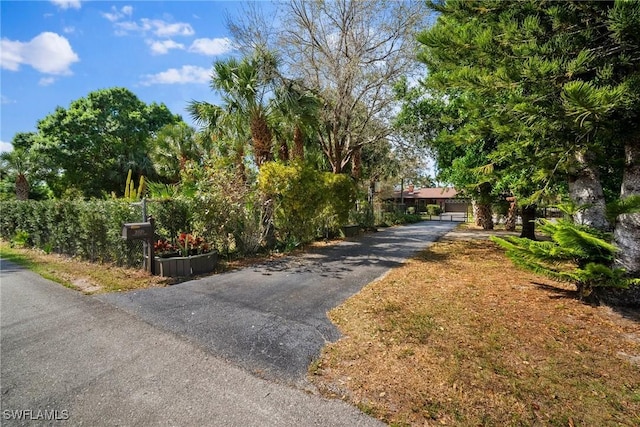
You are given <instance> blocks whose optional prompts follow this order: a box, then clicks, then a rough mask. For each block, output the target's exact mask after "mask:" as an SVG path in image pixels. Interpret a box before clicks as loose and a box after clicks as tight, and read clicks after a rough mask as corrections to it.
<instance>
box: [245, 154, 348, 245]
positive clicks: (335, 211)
mask: <svg viewBox="0 0 640 427" xmlns="http://www.w3.org/2000/svg"><path fill="white" fill-rule="evenodd" d="M258 187H259V189H260V191H261V193H262V194H263V195H264V196H265V197H266V198H267V199H269V200H271V202H272V203H273V223H274V226H275V229H276V231H277V237H278V240H279V242H280V243H281V244H282V245H284V246H285V247H292V246H296V245H298V244H300V243H304V242H308V241H311V240H313V239H315V238H316V237H319V236H321V235H323V234H324V233H327V232H328V231H332V232H335V233H337V232H338V230H339V228H340V227H341V226H342V225H344V224H346V223H347V222H348V221H349V212H350V211H351V209H352V208H353V205H354V203H355V186H354V184H353V182H352V180H351V178H349V177H348V176H347V175H339V174H333V173H329V172H318V171H316V170H315V169H313V168H311V167H309V166H306V165H304V164H302V163H293V164H291V165H284V164H282V163H277V162H271V163H267V164H264V165H262V167H261V168H260V173H259V176H258Z"/></svg>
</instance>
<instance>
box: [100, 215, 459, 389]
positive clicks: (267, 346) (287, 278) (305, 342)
mask: <svg viewBox="0 0 640 427" xmlns="http://www.w3.org/2000/svg"><path fill="white" fill-rule="evenodd" d="M456 225H457V224H455V223H447V222H432V221H427V222H422V223H418V224H413V225H408V226H404V227H394V228H389V229H385V230H383V231H380V232H377V233H371V234H368V235H366V236H363V237H360V238H357V239H353V240H350V241H345V242H342V243H340V244H338V245H336V246H332V247H326V248H322V249H317V250H315V251H313V252H311V253H308V254H305V255H303V256H295V257H293V256H292V257H286V258H282V259H278V260H275V261H269V262H265V263H264V264H261V265H257V266H254V267H250V268H247V269H243V270H238V271H233V272H229V273H225V274H219V275H214V276H211V277H207V278H203V279H198V280H193V281H190V282H184V283H181V284H178V285H174V286H171V287H166V288H154V289H146V290H141V291H133V292H128V293H119V294H105V295H101V296H99V297H98V298H99V299H100V300H101V301H104V302H107V303H109V304H112V305H115V306H116V307H118V308H121V309H123V310H125V311H127V312H129V313H131V314H132V315H133V316H135V317H136V318H141V319H143V320H144V321H145V322H147V323H149V324H151V325H154V326H156V327H158V328H160V329H163V330H167V331H171V332H174V333H176V334H178V335H179V336H181V337H185V338H186V339H188V340H189V341H191V342H193V343H195V344H197V345H199V346H202V347H204V348H206V349H207V350H209V351H211V352H212V353H213V354H215V355H217V356H220V357H223V358H225V359H227V360H228V361H231V362H232V363H233V364H237V365H239V366H240V367H242V368H244V369H246V370H248V371H250V372H252V373H254V374H256V375H258V376H261V377H264V378H266V379H269V380H276V381H278V382H283V383H287V384H290V385H295V386H297V387H300V388H307V387H309V384H308V383H307V382H306V379H305V375H306V372H307V367H308V366H309V364H310V363H311V362H312V361H313V360H314V359H315V358H317V357H318V356H319V354H320V350H321V348H322V347H323V346H324V344H325V343H326V342H329V341H335V340H337V339H338V338H339V333H338V331H337V329H336V328H335V326H334V325H333V324H332V323H331V322H330V321H329V319H328V318H327V315H326V313H327V311H329V310H330V309H332V308H333V307H336V306H337V305H339V304H341V303H342V302H343V301H344V300H345V299H347V298H348V297H350V296H351V295H353V294H355V293H357V292H358V291H359V290H360V289H361V288H362V287H363V286H364V285H366V284H367V283H369V282H371V281H373V280H375V279H376V278H377V277H379V276H381V275H382V274H384V273H385V272H386V271H387V270H389V269H390V268H392V267H395V266H398V265H400V264H401V263H402V262H403V261H404V260H405V259H406V258H407V257H410V256H411V255H412V254H414V253H415V252H416V251H419V250H421V249H423V248H425V247H426V246H428V244H429V243H430V242H433V241H435V240H437V239H438V238H439V237H440V236H442V235H443V234H445V233H446V232H447V231H449V230H451V229H453V228H454V227H455V226H456Z"/></svg>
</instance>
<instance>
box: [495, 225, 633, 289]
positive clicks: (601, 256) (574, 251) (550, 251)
mask: <svg viewBox="0 0 640 427" xmlns="http://www.w3.org/2000/svg"><path fill="white" fill-rule="evenodd" d="M538 222H539V224H540V227H539V229H540V231H542V232H543V233H544V234H546V235H547V236H549V238H550V240H543V241H536V240H529V239H525V238H519V237H505V238H500V237H497V236H491V240H492V241H494V242H495V243H497V244H498V245H500V246H501V247H502V248H504V249H506V255H507V256H508V257H509V258H510V259H511V260H512V261H513V262H514V264H516V265H518V266H520V267H522V268H525V269H527V270H530V271H534V272H536V273H539V274H543V275H545V276H547V277H550V278H552V279H555V280H560V281H567V282H572V283H574V284H575V285H576V288H577V291H578V295H579V297H580V298H581V299H589V297H590V296H591V294H592V292H593V290H594V289H595V288H602V287H617V288H626V287H627V286H628V285H629V284H631V283H636V282H638V279H635V280H630V279H628V278H626V277H625V276H624V273H625V272H624V270H623V269H620V268H616V267H614V266H613V259H614V254H615V252H616V251H617V248H616V247H615V246H614V245H613V244H612V243H611V242H610V240H611V236H609V235H607V234H606V233H603V232H601V231H599V230H596V229H593V228H590V227H587V226H582V225H577V224H574V223H572V222H571V221H567V220H558V221H556V222H550V221H547V220H544V219H540V220H539V221H538Z"/></svg>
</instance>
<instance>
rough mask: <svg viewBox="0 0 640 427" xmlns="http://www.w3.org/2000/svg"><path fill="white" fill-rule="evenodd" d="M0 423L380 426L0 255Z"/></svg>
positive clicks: (344, 406)
mask: <svg viewBox="0 0 640 427" xmlns="http://www.w3.org/2000/svg"><path fill="white" fill-rule="evenodd" d="M0 301H1V306H0V338H1V343H0V352H1V354H0V361H1V363H0V380H1V381H0V386H1V391H0V407H1V408H0V425H2V426H3V427H4V426H16V425H18V426H23V425H24V426H33V425H38V426H39V425H60V426H225V427H228V426H238V427H240V426H241V427H251V426H256V427H258V426H259V427H265V426H274V427H282V426H291V427H298V426H345V427H346V426H371V427H374V426H381V425H382V423H380V422H379V421H377V420H375V419H373V418H371V417H368V416H366V415H364V414H363V413H361V412H360V411H358V410H357V409H356V408H354V407H351V406H349V405H347V404H346V403H345V402H342V401H339V400H327V399H323V398H321V397H319V396H317V395H312V394H310V393H306V392H304V391H301V390H298V389H295V388H291V387H288V386H286V385H282V384H277V383H274V382H269V381H265V380H262V379H259V378H257V377H255V376H253V375H250V374H249V373H247V372H246V371H245V370H243V369H240V368H238V367H237V366H234V365H232V364H230V363H227V362H225V361H224V360H221V359H220V358H217V357H215V356H213V355H212V354H211V353H210V352H209V351H207V350H206V349H205V348H203V347H202V346H200V345H198V344H196V343H193V342H189V341H187V340H185V339H183V338H181V337H179V336H176V335H175V334H173V333H170V332H167V331H163V330H161V329H159V328H156V327H154V326H153V325H149V324H148V323H146V322H144V321H142V320H140V319H139V318H137V317H135V316H133V315H131V314H129V313H126V312H124V311H122V310H119V309H118V308H116V307H114V306H112V305H110V304H107V303H104V302H102V301H99V300H98V299H96V298H93V297H88V296H86V295H82V294H80V293H79V292H76V291H73V290H71V289H67V288H64V287H62V286H60V285H59V284H57V283H53V282H50V281H48V280H45V279H43V278H42V277H40V276H38V275H36V274H34V273H32V272H30V271H28V270H25V269H23V268H21V267H18V266H16V265H15V264H12V263H9V262H6V261H4V260H0Z"/></svg>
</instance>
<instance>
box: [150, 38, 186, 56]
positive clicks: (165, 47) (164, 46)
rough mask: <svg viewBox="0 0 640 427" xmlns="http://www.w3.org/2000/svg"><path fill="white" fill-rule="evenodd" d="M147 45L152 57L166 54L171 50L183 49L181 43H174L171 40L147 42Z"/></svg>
mask: <svg viewBox="0 0 640 427" xmlns="http://www.w3.org/2000/svg"><path fill="white" fill-rule="evenodd" d="M147 44H148V45H149V46H150V47H151V53H152V54H154V55H164V54H167V53H169V50H171V49H184V45H183V44H182V43H176V42H174V41H173V40H147Z"/></svg>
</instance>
